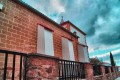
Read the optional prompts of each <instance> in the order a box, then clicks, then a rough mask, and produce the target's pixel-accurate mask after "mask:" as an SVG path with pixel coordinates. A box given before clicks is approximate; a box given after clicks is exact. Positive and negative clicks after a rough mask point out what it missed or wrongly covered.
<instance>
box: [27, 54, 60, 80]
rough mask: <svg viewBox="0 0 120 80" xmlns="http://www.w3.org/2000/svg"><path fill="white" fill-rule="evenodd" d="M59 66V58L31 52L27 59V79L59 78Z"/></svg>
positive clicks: (49, 79) (51, 79) (53, 79)
mask: <svg viewBox="0 0 120 80" xmlns="http://www.w3.org/2000/svg"><path fill="white" fill-rule="evenodd" d="M57 68H58V60H57V58H54V57H47V56H43V55H40V54H30V55H29V57H28V59H27V80H57V77H58V69H57Z"/></svg>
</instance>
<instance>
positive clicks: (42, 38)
mask: <svg viewBox="0 0 120 80" xmlns="http://www.w3.org/2000/svg"><path fill="white" fill-rule="evenodd" d="M37 38H38V39H37V53H41V54H46V55H51V56H54V45H53V34H52V31H50V30H48V29H46V28H44V27H42V26H40V25H39V26H38V36H37Z"/></svg>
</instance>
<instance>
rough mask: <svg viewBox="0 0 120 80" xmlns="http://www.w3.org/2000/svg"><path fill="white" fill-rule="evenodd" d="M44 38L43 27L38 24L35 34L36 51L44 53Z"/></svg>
mask: <svg viewBox="0 0 120 80" xmlns="http://www.w3.org/2000/svg"><path fill="white" fill-rule="evenodd" d="M44 43H45V38H44V27H42V26H40V25H39V26H38V34H37V53H40V54H44V53H45V45H44Z"/></svg>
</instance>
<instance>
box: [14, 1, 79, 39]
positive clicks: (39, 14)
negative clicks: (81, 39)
mask: <svg viewBox="0 0 120 80" xmlns="http://www.w3.org/2000/svg"><path fill="white" fill-rule="evenodd" d="M12 1H13V2H15V3H17V4H19V5H21V6H23V7H25V8H26V9H28V10H30V11H31V12H33V13H35V14H36V15H38V16H40V17H42V18H44V19H45V20H47V21H48V22H51V23H52V24H54V25H56V26H58V28H60V29H62V30H64V31H66V32H67V33H69V34H70V35H72V36H74V37H77V38H78V36H77V35H75V34H73V33H72V32H70V31H68V30H67V29H65V28H63V27H62V26H61V25H59V24H58V23H56V22H55V21H53V20H52V19H50V18H49V17H47V16H46V15H44V14H43V13H41V12H39V11H38V10H36V9H34V8H33V7H31V6H30V5H28V4H26V3H24V2H22V1H20V0H12Z"/></svg>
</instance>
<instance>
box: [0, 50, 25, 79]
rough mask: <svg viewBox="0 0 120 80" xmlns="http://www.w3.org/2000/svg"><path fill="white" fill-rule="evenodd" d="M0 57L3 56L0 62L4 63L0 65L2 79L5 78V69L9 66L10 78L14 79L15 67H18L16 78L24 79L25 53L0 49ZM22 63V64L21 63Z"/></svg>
mask: <svg viewBox="0 0 120 80" xmlns="http://www.w3.org/2000/svg"><path fill="white" fill-rule="evenodd" d="M0 58H3V60H1V62H3V63H4V64H3V65H2V66H0V67H3V76H2V80H6V79H7V71H8V69H9V68H11V72H12V73H11V79H12V80H14V79H15V72H16V67H17V68H19V76H18V77H17V80H26V65H25V63H24V62H26V60H27V55H26V54H24V53H19V52H13V51H6V50H0ZM17 63H19V65H16V64H17ZM23 64H24V65H23Z"/></svg>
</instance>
